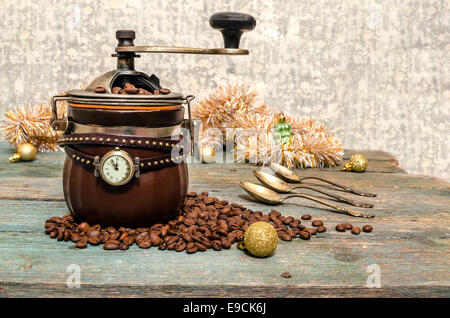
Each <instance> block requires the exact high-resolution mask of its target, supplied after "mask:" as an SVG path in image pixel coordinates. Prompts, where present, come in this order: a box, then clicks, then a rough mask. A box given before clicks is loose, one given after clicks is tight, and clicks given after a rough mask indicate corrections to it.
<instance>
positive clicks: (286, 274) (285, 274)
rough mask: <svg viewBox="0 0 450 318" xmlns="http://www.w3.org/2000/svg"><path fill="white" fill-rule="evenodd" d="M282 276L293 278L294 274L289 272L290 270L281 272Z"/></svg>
mask: <svg viewBox="0 0 450 318" xmlns="http://www.w3.org/2000/svg"><path fill="white" fill-rule="evenodd" d="M281 277H284V278H291V277H292V275H291V273H289V272H283V273H281Z"/></svg>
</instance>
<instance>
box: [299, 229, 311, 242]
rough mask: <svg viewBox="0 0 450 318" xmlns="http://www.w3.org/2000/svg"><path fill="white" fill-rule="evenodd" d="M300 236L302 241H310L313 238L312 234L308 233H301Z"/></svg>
mask: <svg viewBox="0 0 450 318" xmlns="http://www.w3.org/2000/svg"><path fill="white" fill-rule="evenodd" d="M299 235H300V238H301V239H302V240H309V239H310V238H311V234H310V233H309V232H307V231H300V233H299Z"/></svg>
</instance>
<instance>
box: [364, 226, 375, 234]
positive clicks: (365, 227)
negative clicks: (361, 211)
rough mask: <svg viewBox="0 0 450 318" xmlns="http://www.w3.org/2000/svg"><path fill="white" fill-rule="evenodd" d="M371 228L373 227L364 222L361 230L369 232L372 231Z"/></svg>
mask: <svg viewBox="0 0 450 318" xmlns="http://www.w3.org/2000/svg"><path fill="white" fill-rule="evenodd" d="M372 230H373V227H372V226H371V225H369V224H366V225H364V226H363V231H364V232H366V233H370V232H372Z"/></svg>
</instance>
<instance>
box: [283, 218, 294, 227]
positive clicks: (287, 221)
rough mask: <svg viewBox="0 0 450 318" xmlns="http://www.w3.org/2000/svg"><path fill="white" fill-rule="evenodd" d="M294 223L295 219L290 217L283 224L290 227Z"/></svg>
mask: <svg viewBox="0 0 450 318" xmlns="http://www.w3.org/2000/svg"><path fill="white" fill-rule="evenodd" d="M292 221H294V218H293V217H292V216H288V217H287V218H285V219H284V220H283V221H282V222H283V223H284V224H286V225H289V224H290V223H291V222H292Z"/></svg>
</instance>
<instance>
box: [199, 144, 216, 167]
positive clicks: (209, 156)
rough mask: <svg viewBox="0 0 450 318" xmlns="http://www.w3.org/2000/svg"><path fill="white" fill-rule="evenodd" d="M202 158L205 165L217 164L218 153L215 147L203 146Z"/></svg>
mask: <svg viewBox="0 0 450 318" xmlns="http://www.w3.org/2000/svg"><path fill="white" fill-rule="evenodd" d="M201 158H202V162H203V163H214V162H216V151H215V150H214V148H213V147H209V146H203V147H202V150H201Z"/></svg>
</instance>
